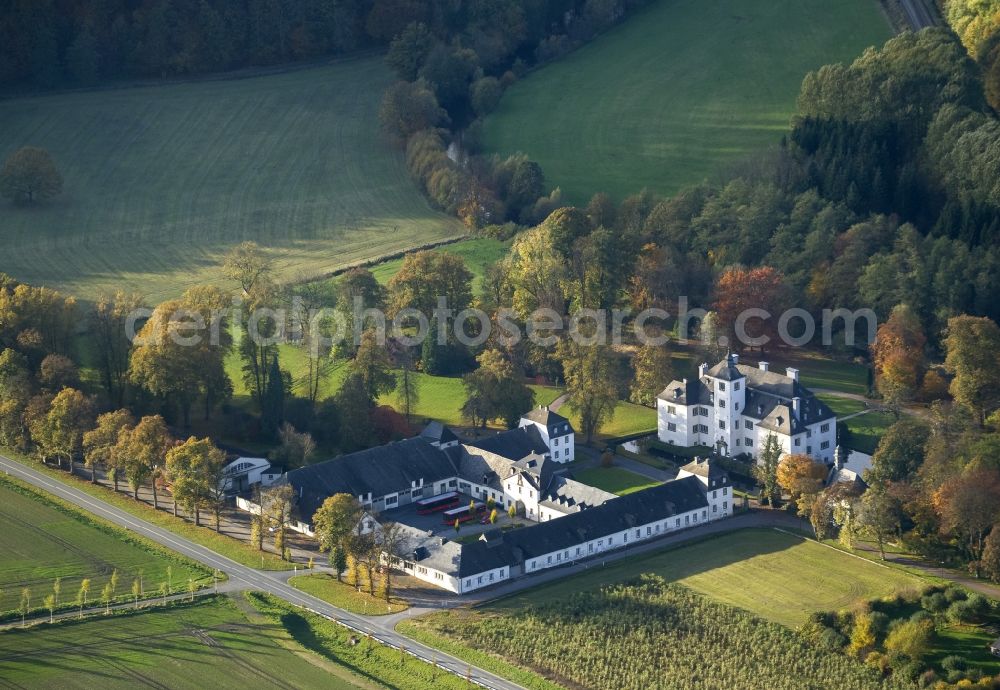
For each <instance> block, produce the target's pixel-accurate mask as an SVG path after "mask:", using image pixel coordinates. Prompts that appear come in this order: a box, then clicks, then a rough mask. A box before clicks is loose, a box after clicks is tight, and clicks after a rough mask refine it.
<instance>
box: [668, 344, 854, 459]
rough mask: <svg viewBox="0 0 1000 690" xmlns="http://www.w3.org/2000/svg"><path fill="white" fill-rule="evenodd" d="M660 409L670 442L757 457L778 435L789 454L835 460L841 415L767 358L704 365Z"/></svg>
mask: <svg viewBox="0 0 1000 690" xmlns="http://www.w3.org/2000/svg"><path fill="white" fill-rule="evenodd" d="M656 409H657V431H658V436H659V439H660V441H662V442H664V443H669V444H671V445H675V446H681V447H692V446H707V447H710V448H712V449H713V450H714V451H716V452H717V453H719V454H720V455H725V456H734V455H740V454H747V455H750V456H751V457H754V458H756V457H757V456H758V453H759V452H760V449H761V448H762V447H763V446H764V442H765V440H766V439H767V437H768V435H774V437H775V438H776V439H777V441H778V444H779V445H780V446H781V449H782V451H783V453H787V454H796V455H808V456H810V457H811V458H813V459H814V460H816V461H819V462H825V463H827V464H833V463H834V450H835V449H836V447H837V418H836V415H835V414H834V413H833V411H832V410H831V409H830V408H829V407H827V406H826V405H825V404H824V403H823V402H822V401H821V400H819V399H818V398H817V397H816V396H815V395H814V394H813V393H812V392H811V391H809V390H808V389H807V388H805V387H804V386H803V385H802V384H801V383H799V372H798V370H797V369H793V368H790V367H789V368H788V369H786V370H785V374H779V373H777V372H773V371H771V370H770V367H769V365H768V363H767V362H760V364H759V365H758V366H756V367H753V366H747V365H745V364H740V363H739V355H737V354H729V355H727V356H726V358H725V359H723V360H722V361H721V362H719V363H718V364H716V365H715V366H714V367H712V368H709V367H708V365H707V364H702V365H701V366H699V367H698V378H696V379H693V380H688V379H683V380H681V381H673V382H671V383H670V385H668V386H667V387H666V388H665V389H664V390H663V392H662V393H660V395H659V396H658V397H657V401H656Z"/></svg>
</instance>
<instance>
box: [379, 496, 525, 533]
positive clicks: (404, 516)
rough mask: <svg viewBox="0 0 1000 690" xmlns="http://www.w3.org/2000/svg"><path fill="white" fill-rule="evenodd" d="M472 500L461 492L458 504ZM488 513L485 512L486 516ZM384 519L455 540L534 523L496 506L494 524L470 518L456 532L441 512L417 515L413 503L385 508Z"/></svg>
mask: <svg viewBox="0 0 1000 690" xmlns="http://www.w3.org/2000/svg"><path fill="white" fill-rule="evenodd" d="M471 500H473V497H472V496H468V495H465V494H463V495H462V500H461V503H460V504H459V505H462V506H467V505H469V501H471ZM488 515H489V513H487V514H486V516H488ZM380 517H381V518H382V519H384V520H390V521H392V522H398V523H400V524H402V525H406V526H408V527H413V528H415V529H419V530H424V531H426V532H433V533H434V534H436V535H438V536H442V537H448V538H449V539H453V540H455V541H466V540H470V541H471V540H472V539H474V538H478V537H479V535H480V534H483V533H484V532H492V531H494V530H498V529H503V528H504V527H506V528H507V529H510V526H511V524H517V525H532V524H534V523H533V522H531V521H530V520H526V519H525V518H522V517H516V518H514V519H513V520H512V519H511V517H510V516H509V515H508V514H507V513H506V512H504V510H503V509H502V508H499V507H498V508H497V521H496V524H493V525H490V524H486V525H483V524H481V522H480V521H479V520H472V521H470V522H464V523H462V524H461V525H459V529H458V531H457V532H456V531H455V526H454V524H447V525H446V524H445V523H444V517H443V516H442V514H441V513H431V514H430V515H417V506H416V505H415V504H413V503H411V504H409V505H405V506H402V507H400V508H393V509H392V510H387V511H385V512H384V513H382V514H381V516H380Z"/></svg>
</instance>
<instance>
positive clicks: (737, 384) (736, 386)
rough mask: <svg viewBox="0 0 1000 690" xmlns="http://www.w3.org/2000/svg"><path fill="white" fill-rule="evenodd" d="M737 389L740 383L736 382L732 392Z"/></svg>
mask: <svg viewBox="0 0 1000 690" xmlns="http://www.w3.org/2000/svg"><path fill="white" fill-rule="evenodd" d="M739 389H740V382H739V381H737V382H736V383H734V384H733V390H734V391H738V390H739Z"/></svg>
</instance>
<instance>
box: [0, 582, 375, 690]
mask: <svg viewBox="0 0 1000 690" xmlns="http://www.w3.org/2000/svg"><path fill="white" fill-rule="evenodd" d="M244 606H245V605H244ZM0 678H2V679H3V684H4V685H10V686H11V687H19V688H56V687H58V688H95V687H100V688H107V689H109V690H110V689H113V688H135V687H139V686H145V687H157V688H191V689H192V690H196V689H197V690H201V689H202V688H232V689H233V690H243V689H244V688H248V687H262V686H267V687H275V688H296V687H298V688H302V687H323V688H331V690H355V689H357V688H366V689H368V688H376V687H381V686H376V685H373V684H371V683H370V682H368V681H366V680H364V679H362V678H360V677H358V676H356V675H354V674H352V673H351V672H350V671H349V670H348V669H347V668H345V667H343V666H335V665H334V664H332V663H330V662H329V661H326V660H323V659H319V658H318V657H313V656H312V655H311V654H310V655H308V656H306V653H305V652H304V651H303V650H302V648H301V647H300V646H299V645H298V644H296V643H295V642H294V641H293V640H292V639H291V637H290V636H289V635H288V633H287V632H286V631H285V630H283V629H282V628H281V627H280V626H277V625H274V624H273V623H271V622H270V621H267V620H263V619H261V618H260V617H259V616H255V615H254V614H253V612H252V609H251V610H250V612H249V613H245V612H244V611H241V609H240V608H239V607H238V606H237V605H236V604H235V603H234V602H232V601H230V600H228V599H225V598H214V599H208V600H203V601H199V602H197V603H193V604H185V605H181V606H177V607H173V608H168V609H162V610H154V611H147V612H142V613H138V614H130V615H118V616H115V617H114V618H111V619H89V620H84V621H79V622H77V621H70V622H65V623H60V624H58V625H55V626H51V627H50V626H40V627H35V628H28V629H26V630H19V629H15V630H10V631H7V632H4V633H0Z"/></svg>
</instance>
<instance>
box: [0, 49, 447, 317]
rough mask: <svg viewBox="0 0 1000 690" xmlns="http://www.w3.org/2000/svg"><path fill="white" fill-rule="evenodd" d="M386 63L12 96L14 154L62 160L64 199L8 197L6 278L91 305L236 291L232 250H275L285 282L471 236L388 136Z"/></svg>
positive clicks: (0, 151)
mask: <svg viewBox="0 0 1000 690" xmlns="http://www.w3.org/2000/svg"><path fill="white" fill-rule="evenodd" d="M391 80H392V76H391V74H390V72H389V70H388V69H387V68H386V67H385V65H384V63H383V60H382V57H381V56H372V57H366V58H358V59H348V60H341V61H336V62H332V63H331V64H327V65H325V66H321V67H315V68H310V69H302V70H294V71H290V72H287V73H284V74H276V75H268V76H261V77H254V78H245V79H230V80H224V79H223V80H205V81H200V82H197V81H196V82H191V83H183V84H167V85H163V86H148V87H140V88H121V89H109V90H94V91H84V92H77V93H65V94H54V95H46V96H37V97H26V98H16V99H7V100H4V101H2V102H0V122H3V123H4V126H3V127H2V128H0V157H6V156H7V155H8V154H9V153H10V152H11V151H13V150H15V149H16V148H18V147H21V146H24V145H28V144H30V145H33V146H41V147H43V148H46V149H48V150H49V151H50V152H51V153H52V155H53V157H54V158H55V160H56V162H57V164H58V166H59V168H60V170H61V172H62V175H63V177H64V178H65V184H64V191H63V193H62V194H61V195H60V196H59V197H56V198H55V199H53V200H52V201H50V202H47V203H44V204H38V205H36V206H35V207H14V206H11V205H10V204H7V203H6V202H5V203H4V204H3V208H2V213H0V235H2V236H3V238H4V251H3V255H2V258H0V271H3V272H6V273H10V274H11V275H13V276H14V277H16V278H18V279H20V280H23V281H26V282H30V283H35V284H42V285H46V286H49V287H53V288H58V289H62V290H65V291H68V292H71V293H73V294H75V295H78V296H80V297H82V298H92V297H93V296H94V295H95V294H97V293H98V292H100V291H102V290H109V289H111V290H113V289H115V288H128V289H133V290H137V291H139V292H141V293H143V294H145V295H146V297H147V299H148V300H149V302H151V303H156V302H158V301H161V300H162V299H163V298H165V297H168V296H173V295H177V294H179V293H180V292H182V291H183V290H184V289H185V288H187V287H189V286H191V285H195V284H200V283H216V284H221V283H223V282H224V281H223V278H222V277H221V276H220V275H219V271H218V268H217V266H218V262H219V260H220V258H221V257H222V256H223V255H224V254H225V252H226V251H227V250H228V249H229V248H230V247H232V246H233V245H234V244H236V243H238V242H241V241H243V240H255V241H256V242H258V243H259V244H261V245H262V246H264V247H266V248H267V249H269V250H270V253H271V255H272V257H273V258H274V259H275V261H276V263H277V266H278V268H279V273H280V277H282V278H284V279H290V278H299V277H308V276H320V275H323V274H326V273H329V272H330V271H333V270H335V269H337V268H342V267H344V266H347V265H350V264H353V263H357V262H361V261H366V260H370V259H372V258H375V257H378V256H383V255H386V254H391V253H394V252H398V251H401V250H404V249H407V248H412V247H416V246H420V245H423V244H426V243H430V242H436V241H441V240H444V239H447V238H452V237H458V236H461V235H463V234H464V229H463V228H462V227H461V225H460V224H459V223H458V221H457V220H455V219H452V218H450V217H448V216H446V215H444V214H442V213H439V212H437V211H435V210H433V209H431V208H430V206H429V205H428V203H427V201H426V200H425V199H424V197H423V196H422V195H421V194H420V192H419V191H418V189H417V188H416V186H415V185H414V184H413V183H412V181H411V180H410V179H409V176H408V174H407V172H406V169H405V167H404V165H403V164H402V155H401V153H400V152H398V151H396V150H394V149H393V148H392V147H391V146H389V144H387V143H386V142H385V141H384V139H383V137H382V136H381V134H380V133H379V130H378V118H377V112H378V107H379V102H380V98H381V95H382V92H383V91H384V89H385V87H386V86H387V85H388V84H389V83H390V82H391Z"/></svg>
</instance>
